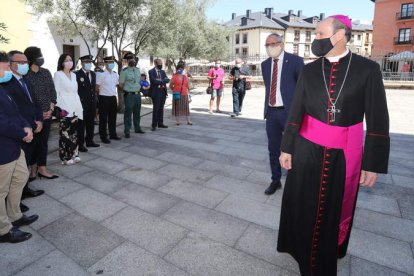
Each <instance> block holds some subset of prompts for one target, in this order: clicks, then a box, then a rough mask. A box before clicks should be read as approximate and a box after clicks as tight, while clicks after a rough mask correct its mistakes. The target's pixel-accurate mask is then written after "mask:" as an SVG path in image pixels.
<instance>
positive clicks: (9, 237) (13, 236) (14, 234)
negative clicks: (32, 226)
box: [0, 227, 32, 243]
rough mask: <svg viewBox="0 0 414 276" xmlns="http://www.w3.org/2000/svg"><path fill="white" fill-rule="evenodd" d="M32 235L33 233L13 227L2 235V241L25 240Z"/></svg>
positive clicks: (0, 240)
mask: <svg viewBox="0 0 414 276" xmlns="http://www.w3.org/2000/svg"><path fill="white" fill-rule="evenodd" d="M31 237H32V234H30V233H27V232H23V231H21V230H19V228H17V227H13V228H12V229H10V231H9V232H8V233H6V234H4V235H2V236H0V242H10V243H18V242H23V241H26V240H28V239H30V238H31Z"/></svg>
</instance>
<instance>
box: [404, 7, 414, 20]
mask: <svg viewBox="0 0 414 276" xmlns="http://www.w3.org/2000/svg"><path fill="white" fill-rule="evenodd" d="M413 8H414V5H413V3H406V4H402V5H401V18H410V17H412V16H413Z"/></svg>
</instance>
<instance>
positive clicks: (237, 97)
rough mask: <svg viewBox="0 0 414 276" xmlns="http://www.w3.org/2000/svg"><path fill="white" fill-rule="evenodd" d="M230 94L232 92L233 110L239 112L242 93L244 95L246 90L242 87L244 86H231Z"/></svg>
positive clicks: (241, 104) (242, 97) (241, 103)
mask: <svg viewBox="0 0 414 276" xmlns="http://www.w3.org/2000/svg"><path fill="white" fill-rule="evenodd" d="M232 94H233V112H234V113H239V112H241V110H242V106H243V99H244V95H246V90H245V89H244V87H241V88H237V87H233V91H232Z"/></svg>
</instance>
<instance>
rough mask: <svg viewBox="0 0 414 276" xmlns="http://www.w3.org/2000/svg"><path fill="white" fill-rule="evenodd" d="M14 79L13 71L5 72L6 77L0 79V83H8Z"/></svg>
mask: <svg viewBox="0 0 414 276" xmlns="http://www.w3.org/2000/svg"><path fill="white" fill-rule="evenodd" d="M12 77H13V73H12V72H11V71H4V76H3V77H1V78H0V83H3V82H8V81H9V80H11V78H12Z"/></svg>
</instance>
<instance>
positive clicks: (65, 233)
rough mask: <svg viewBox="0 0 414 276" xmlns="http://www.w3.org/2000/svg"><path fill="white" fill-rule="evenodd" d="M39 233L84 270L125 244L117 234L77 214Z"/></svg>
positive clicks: (58, 221)
mask: <svg viewBox="0 0 414 276" xmlns="http://www.w3.org/2000/svg"><path fill="white" fill-rule="evenodd" d="M39 233H40V234H41V235H42V236H43V237H44V238H45V239H46V240H48V241H50V242H51V243H52V244H53V245H54V246H55V247H56V248H57V249H59V250H60V251H62V252H63V253H64V254H65V255H66V256H68V257H70V258H71V259H72V260H74V261H75V262H76V263H78V264H79V265H80V266H82V267H83V268H87V267H90V266H91V265H93V264H94V263H96V262H97V261H98V260H100V259H101V258H102V257H104V256H106V255H107V254H109V252H111V251H112V250H113V249H115V248H116V247H117V246H119V245H120V244H121V243H122V242H123V241H124V239H123V238H122V237H120V236H118V235H116V234H115V233H114V232H112V231H110V230H108V229H106V228H105V227H102V226H101V225H100V224H98V223H96V222H93V221H91V220H88V219H86V218H84V217H82V216H80V215H78V214H70V215H68V216H66V217H64V218H61V219H59V220H57V221H55V222H53V223H51V224H49V225H48V226H46V227H44V228H42V229H41V230H40V231H39Z"/></svg>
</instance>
